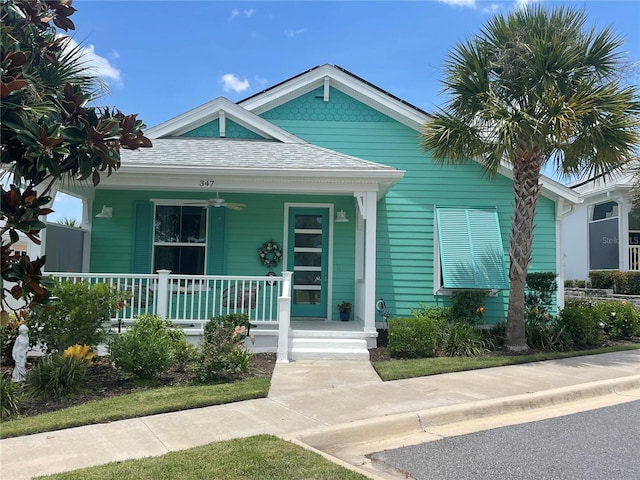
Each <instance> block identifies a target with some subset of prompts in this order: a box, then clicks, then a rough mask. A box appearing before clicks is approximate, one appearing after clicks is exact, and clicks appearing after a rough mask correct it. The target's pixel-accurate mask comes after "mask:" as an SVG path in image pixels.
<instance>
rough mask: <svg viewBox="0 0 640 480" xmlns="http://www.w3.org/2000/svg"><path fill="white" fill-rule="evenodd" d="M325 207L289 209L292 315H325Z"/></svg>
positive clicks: (326, 226)
mask: <svg viewBox="0 0 640 480" xmlns="http://www.w3.org/2000/svg"><path fill="white" fill-rule="evenodd" d="M328 221H329V209H327V208H290V209H289V248H288V250H289V251H288V252H287V269H288V270H289V271H291V272H293V298H292V305H291V315H292V316H294V317H322V318H325V317H326V315H327V283H328V282H327V267H328V258H329V257H328V245H329V242H328V235H327V233H328Z"/></svg>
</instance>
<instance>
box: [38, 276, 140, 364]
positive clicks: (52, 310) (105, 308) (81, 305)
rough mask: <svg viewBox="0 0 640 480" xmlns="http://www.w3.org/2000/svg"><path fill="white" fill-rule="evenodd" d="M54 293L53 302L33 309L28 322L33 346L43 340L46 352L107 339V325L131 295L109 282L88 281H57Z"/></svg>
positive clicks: (97, 342)
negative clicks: (92, 282)
mask: <svg viewBox="0 0 640 480" xmlns="http://www.w3.org/2000/svg"><path fill="white" fill-rule="evenodd" d="M52 295H53V299H52V302H51V304H50V305H47V306H43V307H40V308H38V309H34V310H33V312H32V315H30V317H29V325H28V326H29V329H30V333H29V342H30V343H31V345H35V344H37V343H39V342H42V344H43V345H44V346H45V349H46V351H47V353H51V352H57V353H60V352H62V351H63V350H64V349H66V348H67V347H69V346H71V345H75V344H80V345H85V344H86V345H90V346H96V345H98V344H99V343H102V342H104V341H105V339H106V335H107V332H108V330H107V328H105V324H107V323H108V322H109V320H110V319H111V318H112V317H114V316H115V314H116V311H117V309H118V308H119V306H121V305H122V302H124V300H125V299H126V298H127V297H128V293H126V292H121V291H118V290H116V289H114V288H112V287H110V286H109V285H107V284H104V283H96V284H94V285H91V284H89V283H88V282H78V283H70V282H62V283H61V282H57V283H56V284H55V286H54V287H53V290H52Z"/></svg>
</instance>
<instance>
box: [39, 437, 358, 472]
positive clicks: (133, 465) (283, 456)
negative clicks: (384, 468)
mask: <svg viewBox="0 0 640 480" xmlns="http://www.w3.org/2000/svg"><path fill="white" fill-rule="evenodd" d="M37 478H41V479H49V480H64V479H70V480H77V479H78V478H82V479H83V480H110V479H113V480H121V479H123V478H135V479H137V480H165V479H166V480H169V479H180V480H195V479H202V478H215V479H216V480H232V479H234V480H236V479H243V480H252V479H255V480H263V479H265V478H277V479H278V480H300V479H301V478H304V479H305V480H312V479H317V480H326V479H333V480H364V479H366V478H367V477H365V476H363V475H360V474H359V473H356V472H353V471H351V470H347V469H346V468H344V467H341V466H339V465H336V464H334V463H331V462H330V461H329V460H327V459H325V458H324V457H322V456H321V455H318V454H317V453H314V452H311V451H309V450H305V449H304V448H302V447H300V446H298V445H294V444H293V443H290V442H286V441H284V440H281V439H279V438H277V437H274V436H272V435H257V436H254V437H248V438H239V439H234V440H229V441H225V442H216V443H210V444H208V445H204V446H202V447H196V448H191V449H188V450H181V451H178V452H170V453H167V454H165V455H162V456H160V457H152V458H143V459H140V460H127V461H124V462H114V463H108V464H106V465H101V466H98V467H90V468H84V469H81V470H75V471H72V472H66V473H61V474H56V475H49V476H46V477H37Z"/></svg>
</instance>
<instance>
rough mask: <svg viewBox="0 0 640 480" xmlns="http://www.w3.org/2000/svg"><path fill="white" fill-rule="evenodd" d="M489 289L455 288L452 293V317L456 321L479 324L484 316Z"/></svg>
mask: <svg viewBox="0 0 640 480" xmlns="http://www.w3.org/2000/svg"><path fill="white" fill-rule="evenodd" d="M488 294H489V292H488V291H487V290H454V291H453V293H452V294H451V318H452V319H453V320H454V321H455V322H467V323H470V324H473V325H475V324H477V323H479V322H480V320H482V317H483V316H484V302H485V299H486V298H487V295H488Z"/></svg>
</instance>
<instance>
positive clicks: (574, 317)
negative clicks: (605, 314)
mask: <svg viewBox="0 0 640 480" xmlns="http://www.w3.org/2000/svg"><path fill="white" fill-rule="evenodd" d="M559 327H560V328H563V329H564V331H565V332H566V333H567V335H568V337H569V339H570V341H571V343H572V344H574V345H580V346H582V345H597V344H599V343H601V342H602V328H603V327H604V324H602V325H601V321H600V319H599V318H598V311H597V309H596V308H594V304H593V303H592V302H589V301H584V300H570V301H567V303H566V305H565V307H564V308H563V309H562V311H561V312H560V317H559Z"/></svg>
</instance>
